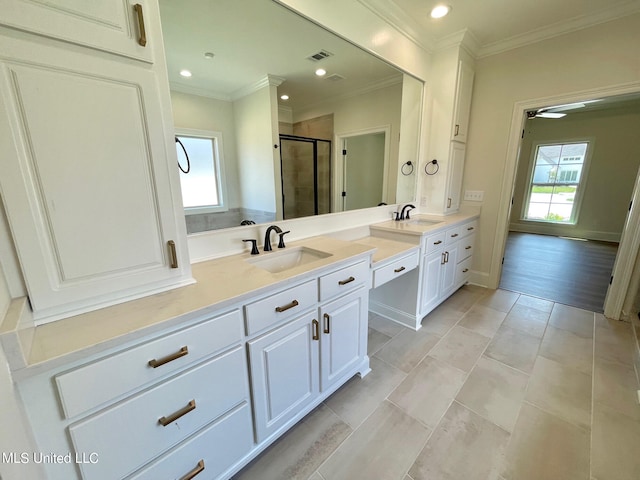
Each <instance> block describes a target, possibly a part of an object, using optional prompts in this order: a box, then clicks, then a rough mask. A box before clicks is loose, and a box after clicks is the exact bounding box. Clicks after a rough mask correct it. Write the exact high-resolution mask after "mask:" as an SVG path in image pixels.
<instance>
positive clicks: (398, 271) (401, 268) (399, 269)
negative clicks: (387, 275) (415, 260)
mask: <svg viewBox="0 0 640 480" xmlns="http://www.w3.org/2000/svg"><path fill="white" fill-rule="evenodd" d="M403 270H406V268H405V267H400V268H396V269H394V270H393V271H394V272H396V273H400V272H402V271H403Z"/></svg>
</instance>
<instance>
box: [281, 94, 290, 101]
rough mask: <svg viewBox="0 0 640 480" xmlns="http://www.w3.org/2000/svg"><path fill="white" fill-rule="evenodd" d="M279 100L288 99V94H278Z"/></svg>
mask: <svg viewBox="0 0 640 480" xmlns="http://www.w3.org/2000/svg"><path fill="white" fill-rule="evenodd" d="M280 99H281V100H289V95H280Z"/></svg>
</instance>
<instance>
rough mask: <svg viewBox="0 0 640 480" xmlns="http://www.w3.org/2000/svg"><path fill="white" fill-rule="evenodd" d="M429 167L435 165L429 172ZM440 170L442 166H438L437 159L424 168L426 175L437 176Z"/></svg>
mask: <svg viewBox="0 0 640 480" xmlns="http://www.w3.org/2000/svg"><path fill="white" fill-rule="evenodd" d="M429 165H435V166H434V167H433V168H432V169H431V171H429ZM438 170H440V165H438V160H436V159H435V158H434V159H433V160H431V161H430V162H429V163H427V164H426V165H425V166H424V173H426V174H427V175H435V174H436V173H438Z"/></svg>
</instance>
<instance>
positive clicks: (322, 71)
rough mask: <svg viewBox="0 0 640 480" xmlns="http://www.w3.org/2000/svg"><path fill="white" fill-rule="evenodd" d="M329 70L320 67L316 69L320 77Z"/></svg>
mask: <svg viewBox="0 0 640 480" xmlns="http://www.w3.org/2000/svg"><path fill="white" fill-rule="evenodd" d="M326 74H327V71H326V70H325V69H324V68H319V69H317V70H316V75H318V76H319V77H322V76H323V75H326Z"/></svg>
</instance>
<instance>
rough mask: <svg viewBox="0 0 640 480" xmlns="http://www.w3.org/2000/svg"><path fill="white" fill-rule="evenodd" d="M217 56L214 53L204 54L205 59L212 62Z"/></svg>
mask: <svg viewBox="0 0 640 480" xmlns="http://www.w3.org/2000/svg"><path fill="white" fill-rule="evenodd" d="M215 56H216V55H215V53H213V52H204V58H206V59H207V60H211V59H212V58H213V57H215Z"/></svg>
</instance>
